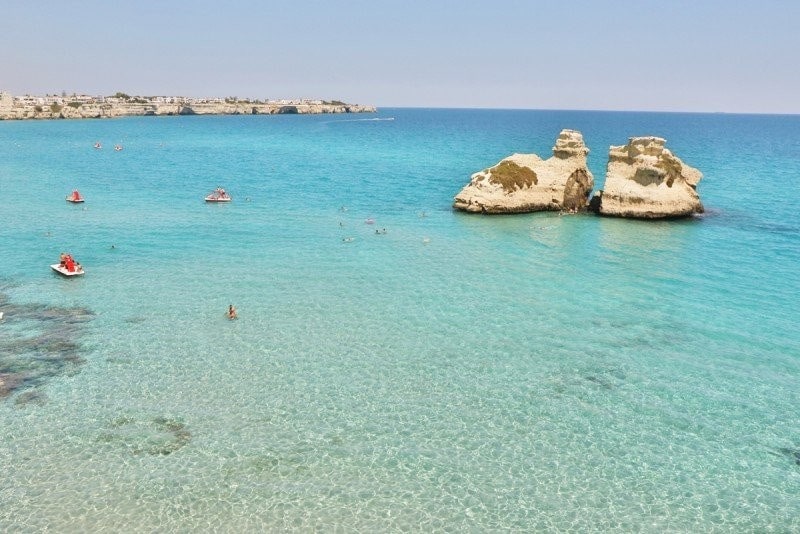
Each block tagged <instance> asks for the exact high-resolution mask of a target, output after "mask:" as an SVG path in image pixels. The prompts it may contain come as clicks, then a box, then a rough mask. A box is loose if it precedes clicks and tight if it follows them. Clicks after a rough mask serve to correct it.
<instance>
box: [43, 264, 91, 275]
mask: <svg viewBox="0 0 800 534" xmlns="http://www.w3.org/2000/svg"><path fill="white" fill-rule="evenodd" d="M50 268H51V269H53V270H54V271H55V272H57V273H58V274H62V275H64V276H81V275H83V269H81V270H80V271H72V272H70V271H68V270H67V268H66V267H64V266H63V265H61V264H60V263H54V264H53V265H51V266H50Z"/></svg>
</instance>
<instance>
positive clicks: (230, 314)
mask: <svg viewBox="0 0 800 534" xmlns="http://www.w3.org/2000/svg"><path fill="white" fill-rule="evenodd" d="M238 318H239V315H238V314H237V313H236V308H234V307H233V304H229V305H228V319H230V320H234V319H238Z"/></svg>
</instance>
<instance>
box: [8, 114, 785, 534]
mask: <svg viewBox="0 0 800 534" xmlns="http://www.w3.org/2000/svg"><path fill="white" fill-rule="evenodd" d="M562 128H574V129H578V130H580V131H581V132H582V133H583V135H584V139H585V140H586V143H587V145H588V146H589V148H590V149H591V150H592V152H591V154H590V155H589V164H590V167H591V170H592V172H593V173H594V176H595V185H596V188H599V187H601V186H602V183H603V179H604V174H605V164H606V160H607V154H608V147H609V145H619V144H624V143H626V142H627V139H628V137H629V136H634V135H658V136H661V137H665V138H666V139H667V148H669V149H671V150H672V151H673V152H674V153H675V154H676V155H678V157H680V158H681V159H683V161H684V162H686V163H687V164H689V165H692V166H694V167H697V168H698V169H700V170H701V171H702V172H703V173H704V179H703V181H702V182H700V185H699V187H698V191H699V193H700V196H701V198H702V200H703V203H704V205H705V207H706V213H705V214H704V215H703V216H700V217H697V218H694V219H689V220H678V221H661V222H655V221H645V222H642V221H633V220H620V219H603V218H598V217H595V216H593V215H572V216H559V215H558V214H556V213H542V214H531V215H515V216H495V217H489V216H479V215H478V216H476V215H468V214H463V213H456V212H454V211H452V209H451V204H452V200H453V197H454V196H455V194H456V193H457V192H458V191H459V190H460V189H461V188H462V187H463V186H464V185H465V184H466V183H467V182H468V181H469V177H470V175H471V174H472V173H473V172H475V171H478V170H481V169H483V168H486V167H488V166H491V165H494V164H495V163H497V162H498V161H499V160H500V159H502V158H503V157H506V156H508V155H510V154H511V153H513V152H536V153H537V154H539V155H542V156H544V157H549V155H550V149H551V147H552V146H553V144H554V141H555V138H556V136H557V135H558V133H559V131H560V130H561V129H562ZM95 141H100V142H102V143H103V145H104V148H103V149H102V150H96V149H94V148H93V147H92V145H93V144H94V142H95ZM115 143H120V144H122V145H123V146H124V150H122V151H119V152H115V151H114V150H113V149H112V146H113V145H114V144H115ZM217 186H222V187H225V188H226V189H227V190H228V191H229V192H230V193H231V195H232V196H233V199H234V200H233V202H231V203H230V204H226V205H207V204H205V203H204V202H203V197H204V196H205V195H206V194H208V193H209V192H210V191H211V190H213V189H214V188H215V187H217ZM73 188H78V189H79V190H80V191H81V193H82V194H83V195H84V196H85V198H86V203H85V204H84V205H71V204H68V203H67V202H65V201H64V198H65V196H66V195H67V194H68V193H69V192H70V191H71V190H72V189H73ZM0 192H2V195H3V196H4V197H5V201H4V202H3V204H2V208H0V254H2V265H3V272H2V273H1V274H0V311H2V312H3V313H4V318H3V319H2V321H0V380H1V381H2V384H3V385H0V395H2V396H3V398H0V423H1V424H0V472H2V476H0V531H3V532H36V531H44V530H48V531H54V532H85V531H106V532H154V531H157V532H173V531H180V532H210V531H214V532H262V531H273V532H293V531H297V532H310V531H319V532H386V531H390V532H396V531H412V532H414V531H415V532H443V531H451V532H465V531H468V532H531V531H552V532H558V531H571V532H584V531H604V532H608V531H618V532H630V531H641V532H797V531H798V530H800V419H799V415H798V414H800V329H799V328H798V320H800V304H798V295H800V210H798V209H797V201H798V193H800V116H756V115H727V114H708V115H703V114H680V113H671V114H666V113H612V112H578V111H575V112H566V111H519V110H437V109H382V110H380V111H379V112H378V113H377V114H368V115H320V116H305V115H296V116H215V117H201V116H197V117H144V118H126V119H116V120H74V121H22V122H0ZM367 219H374V224H366V222H365V221H366V220H367ZM383 228H385V229H386V234H382V233H381V234H376V233H375V231H376V230H377V229H383ZM349 238H352V239H349ZM62 251H69V252H71V253H72V254H73V255H74V256H75V257H76V259H77V260H78V261H80V262H81V263H82V264H83V266H84V267H85V269H86V275H85V276H84V277H82V278H79V279H65V278H62V277H60V276H59V275H57V274H55V273H53V272H52V271H51V270H50V269H49V267H48V265H49V264H51V263H55V262H57V260H58V255H59V253H60V252H62ZM231 303H232V304H234V305H235V306H236V307H237V308H238V310H239V319H238V320H237V321H229V320H227V319H226V317H225V315H224V313H225V310H226V309H227V306H228V304H231Z"/></svg>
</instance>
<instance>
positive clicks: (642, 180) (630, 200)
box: [590, 137, 703, 219]
mask: <svg viewBox="0 0 800 534" xmlns="http://www.w3.org/2000/svg"><path fill="white" fill-rule="evenodd" d="M665 143H666V141H665V140H664V139H662V138H660V137H631V138H630V139H629V140H628V144H627V145H624V146H612V147H611V148H610V150H609V153H608V168H607V171H606V181H605V185H604V186H603V190H602V191H598V192H597V193H595V195H594V196H593V197H592V200H591V203H590V208H591V209H592V210H594V211H595V212H596V213H598V214H600V215H610V216H614V217H631V218H638V219H663V218H669V217H685V216H688V215H692V214H694V213H702V212H703V204H702V203H701V202H700V197H699V196H698V194H697V191H696V188H697V184H698V182H700V180H701V179H702V177H703V175H702V173H701V172H700V171H698V170H697V169H695V168H693V167H690V166H689V165H686V164H685V163H683V162H682V161H681V160H680V159H678V158H677V157H676V156H674V155H673V154H672V152H670V151H669V150H668V149H666V148H664V144H665Z"/></svg>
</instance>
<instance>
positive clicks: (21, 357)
mask: <svg viewBox="0 0 800 534" xmlns="http://www.w3.org/2000/svg"><path fill="white" fill-rule="evenodd" d="M0 311H2V312H3V316H4V318H3V322H4V323H5V324H6V325H8V326H11V328H4V329H3V331H2V332H0V399H2V398H5V397H10V396H11V395H13V394H15V393H17V392H21V391H23V390H26V389H29V388H35V387H36V386H39V385H41V384H43V383H46V382H47V380H49V379H50V378H52V377H55V376H62V375H65V374H68V373H71V372H74V371H75V370H77V369H78V368H79V367H80V365H82V364H83V363H84V359H83V357H82V355H81V353H82V352H83V348H82V347H81V344H80V338H81V336H82V335H83V332H84V329H85V328H86V323H87V322H88V321H90V320H91V319H92V317H93V316H94V314H93V313H92V312H91V310H88V309H86V308H62V307H52V306H45V305H43V304H15V303H12V302H9V300H8V298H7V297H6V295H4V294H2V293H0ZM43 399H46V397H45V396H44V394H43V393H41V392H38V393H36V394H34V393H30V394H29V395H24V393H23V394H22V395H20V397H19V398H18V399H17V401H15V402H17V404H23V405H24V404H38V403H40V402H41V401H43Z"/></svg>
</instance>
